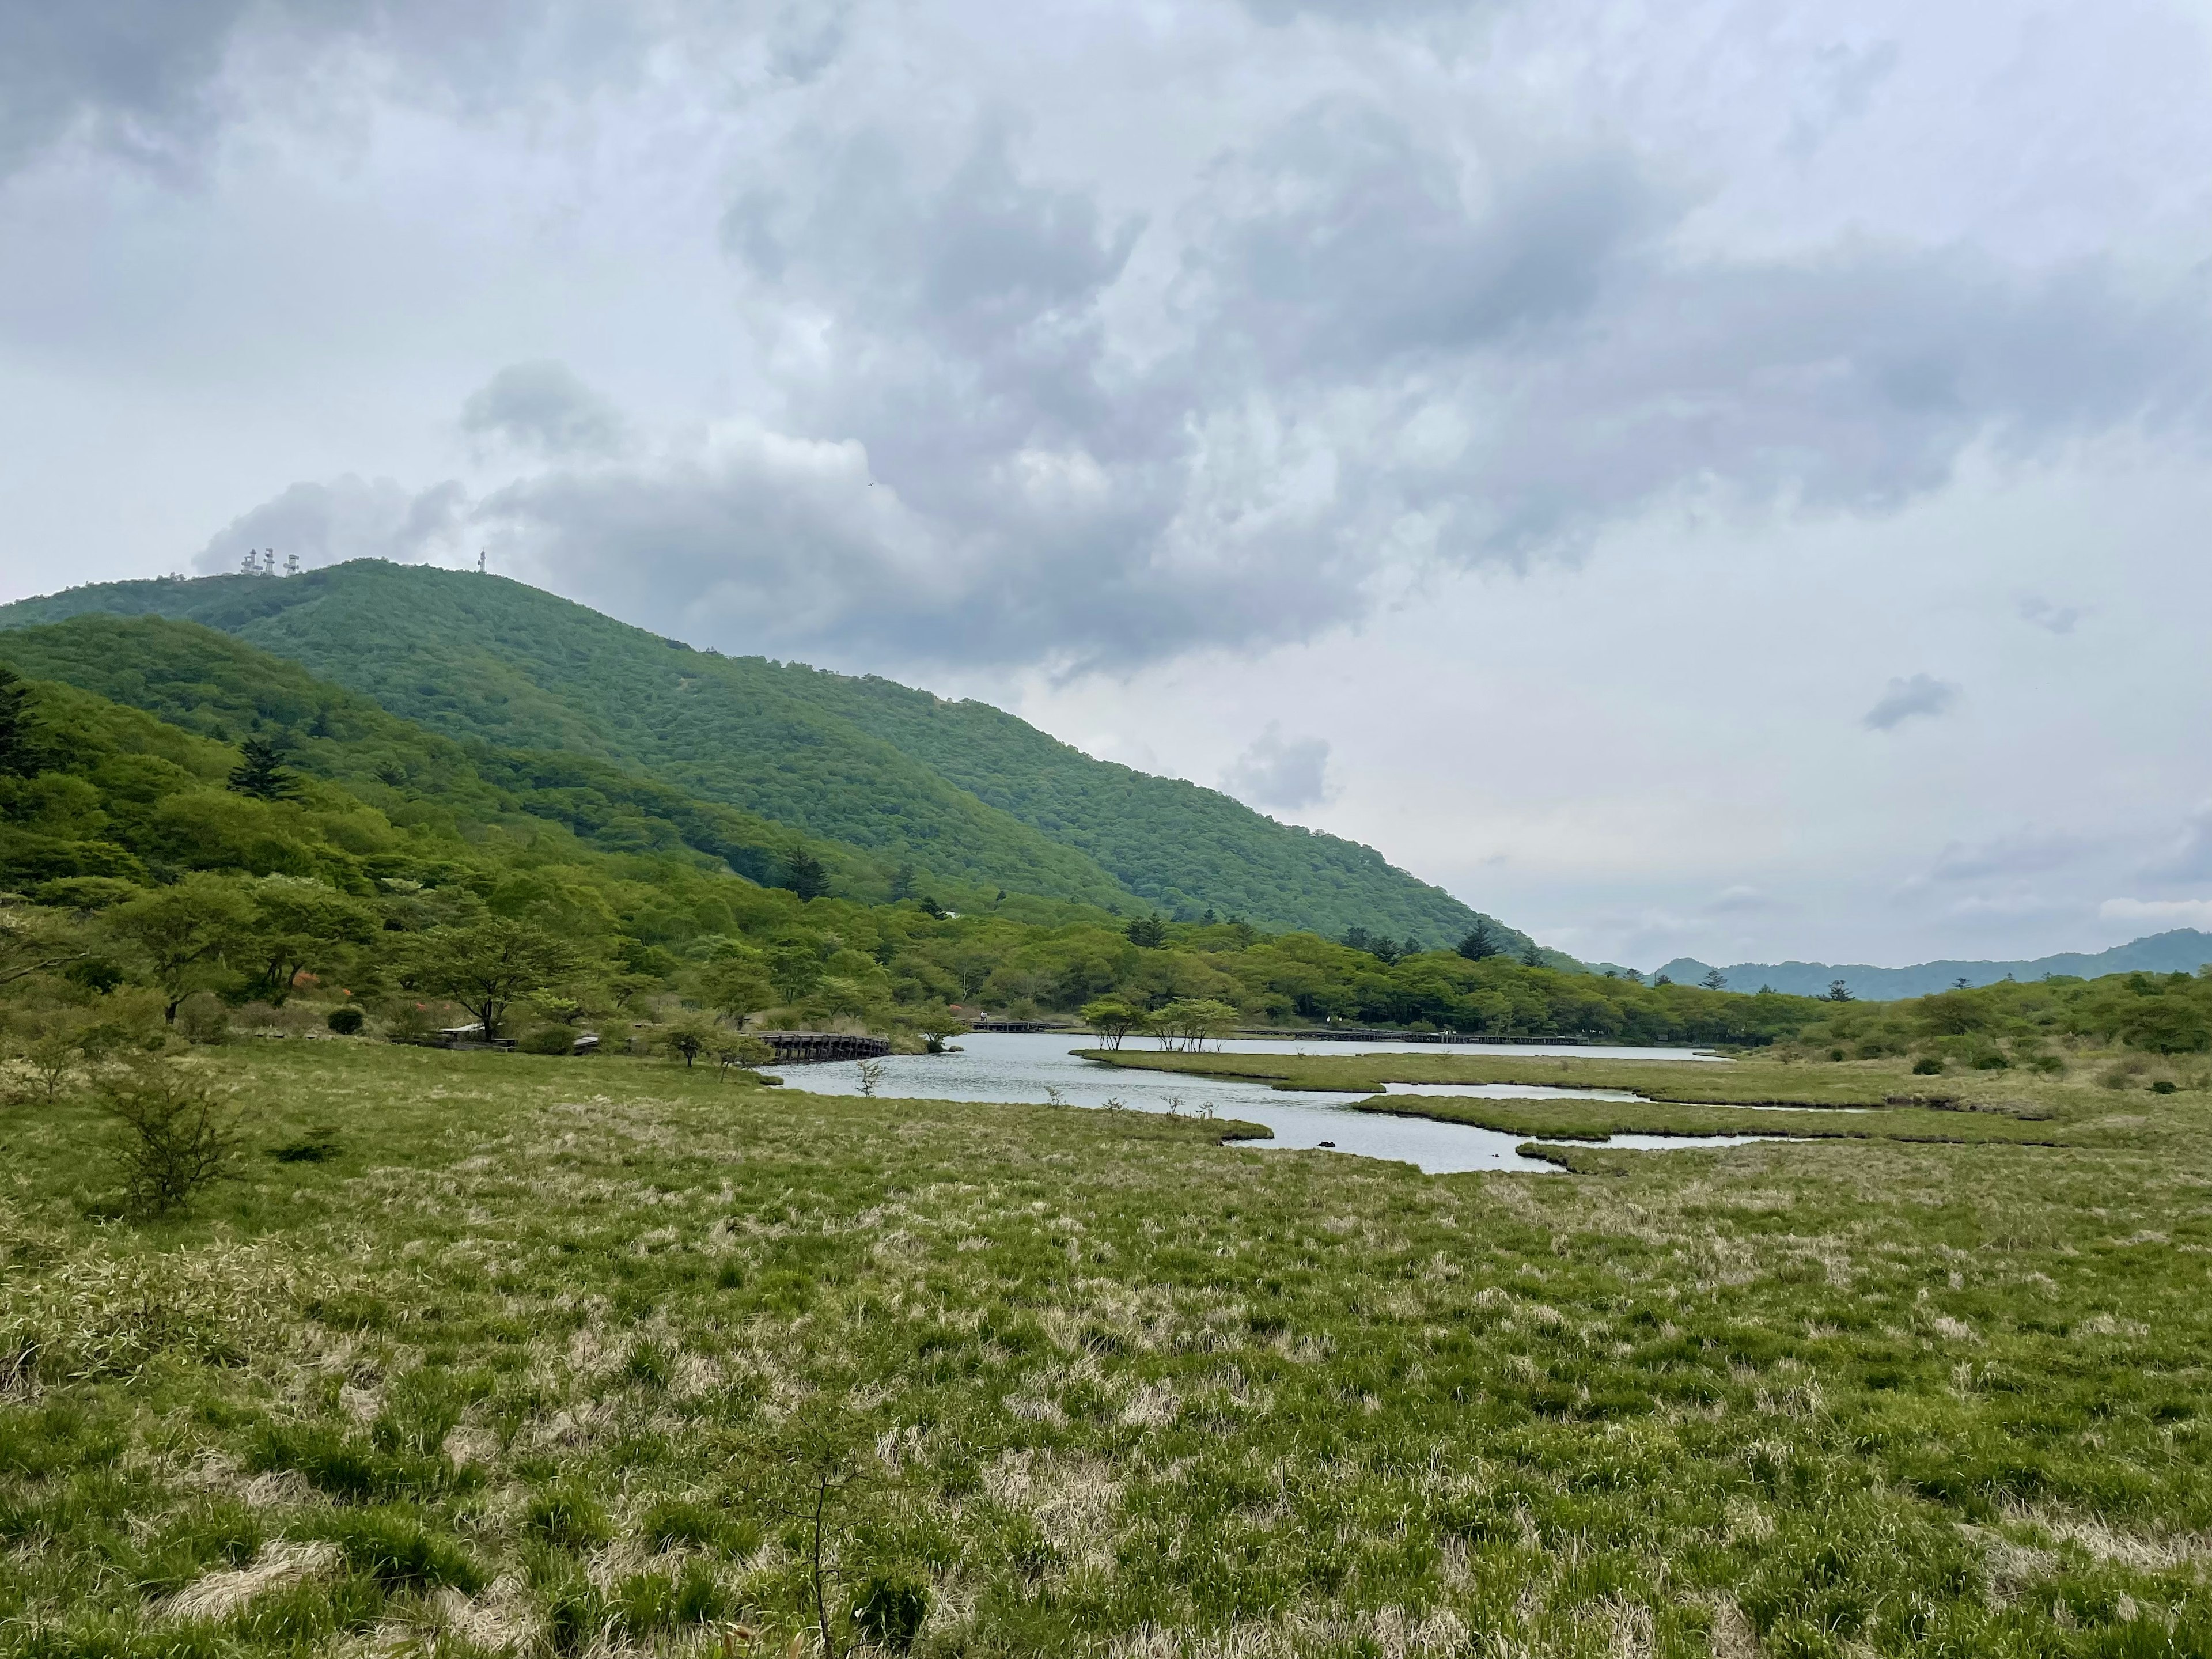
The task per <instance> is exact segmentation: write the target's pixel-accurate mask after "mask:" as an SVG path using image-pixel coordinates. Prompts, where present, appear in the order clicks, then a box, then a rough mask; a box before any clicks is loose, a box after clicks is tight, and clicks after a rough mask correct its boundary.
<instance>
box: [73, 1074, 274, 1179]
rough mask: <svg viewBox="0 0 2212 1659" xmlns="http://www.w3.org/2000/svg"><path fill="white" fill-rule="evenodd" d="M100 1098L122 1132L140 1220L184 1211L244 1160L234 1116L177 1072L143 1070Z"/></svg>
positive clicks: (120, 1146) (122, 1152)
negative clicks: (240, 1160) (239, 1160)
mask: <svg viewBox="0 0 2212 1659" xmlns="http://www.w3.org/2000/svg"><path fill="white" fill-rule="evenodd" d="M100 1097H101V1103H102V1105H103V1107H104V1108H105V1109H106V1113H107V1115H109V1116H110V1117H111V1118H112V1119H114V1120H115V1122H116V1125H117V1127H118V1135H117V1138H116V1146H115V1152H116V1159H117V1162H118V1164H120V1165H121V1166H122V1174H123V1186H124V1195H125V1202H126V1203H127V1204H128V1205H129V1206H130V1207H131V1209H132V1210H133V1211H135V1212H137V1213H139V1214H142V1215H149V1216H161V1215H167V1214H168V1213H169V1212H171V1211H173V1210H179V1209H182V1208H183V1207H184V1206H185V1205H187V1204H189V1203H190V1202H191V1200H192V1198H193V1196H194V1195H195V1194H197V1193H198V1192H200V1191H201V1190H202V1189H203V1188H206V1187H208V1186H210V1185H212V1184H213V1183H214V1182H217V1181H220V1180H222V1178H223V1177H224V1176H227V1175H228V1174H229V1173H230V1171H231V1168H232V1166H233V1165H234V1164H235V1163H236V1162H237V1160H238V1155H239V1151H240V1139H239V1134H238V1130H237V1125H236V1119H235V1116H234V1114H233V1113H232V1112H231V1110H230V1109H228V1107H227V1106H224V1105H222V1104H220V1103H218V1102H217V1101H216V1098H215V1097H214V1096H212V1095H211V1094H210V1093H209V1092H208V1091H207V1090H206V1089H205V1088H204V1086H202V1085H199V1084H197V1083H195V1082H193V1081H192V1080H191V1079H190V1078H187V1077H185V1075H184V1074H183V1073H180V1072H179V1071H177V1070H176V1069H175V1068H174V1067H173V1066H167V1065H164V1064H161V1062H159V1061H151V1062H146V1063H142V1064H140V1065H138V1066H133V1067H132V1068H131V1069H130V1070H129V1071H127V1072H125V1073H122V1074H121V1075H119V1076H116V1077H111V1078H109V1079H106V1081H104V1082H103V1083H102V1084H101V1085H100Z"/></svg>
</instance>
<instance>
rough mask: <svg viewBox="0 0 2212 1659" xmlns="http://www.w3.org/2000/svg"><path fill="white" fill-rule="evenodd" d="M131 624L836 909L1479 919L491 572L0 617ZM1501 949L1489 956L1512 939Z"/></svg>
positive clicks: (1358, 855) (995, 739)
mask: <svg viewBox="0 0 2212 1659" xmlns="http://www.w3.org/2000/svg"><path fill="white" fill-rule="evenodd" d="M146 614H158V615H161V616H166V617H178V618H185V619H188V620H191V621H195V622H198V623H204V624H206V625H207V626H209V627H210V628H214V629H221V630H222V631H223V632H226V633H229V634H233V635H236V636H237V637H238V638H240V639H241V640H245V641H250V642H251V643H252V644H254V645H258V646H259V647H262V648H263V649H264V650H267V651H270V652H274V653H277V654H279V655H281V656H284V657H289V658H291V659H295V661H297V662H299V663H301V664H304V665H307V668H309V669H310V670H312V671H313V672H315V673H318V674H321V675H324V676H326V677H327V678H330V679H331V680H335V681H337V682H338V683H340V684H343V685H346V686H349V687H350V688H352V690H355V691H356V692H359V693H363V694H366V695H367V696H370V697H374V698H375V699H376V700H377V701H378V702H380V703H382V704H383V705H384V706H385V708H388V709H390V710H391V711H392V712H393V713H395V714H401V715H404V716H406V717H408V718H410V719H413V720H420V721H422V723H423V724H424V725H426V726H431V727H433V728H435V729H436V730H439V731H441V732H446V733H447V734H449V735H451V736H453V737H455V738H463V739H473V740H477V741H481V742H483V743H488V744H498V745H501V746H503V747H506V748H508V749H520V750H562V751H567V752H568V753H572V754H576V755H583V756H591V757H597V758H598V759H599V760H602V761H605V762H612V763H616V764H617V765H620V766H623V767H627V768H635V769H639V770H641V771H644V772H647V773H649V774H651V775H653V776H655V777H657V778H659V779H661V780H663V781H665V782H668V783H672V784H676V785H678V787H681V788H682V789H683V790H684V791H685V792H686V793H690V794H691V795H693V796H695V797H698V798H703V799H707V800H712V801H717V802H720V803H724V804H726V805H730V806H735V807H740V808H743V809H744V810H746V811H750V812H754V813H758V814H761V815H763V816H764V817H768V818H771V819H774V820H775V821H776V822H778V823H783V824H787V825H789V826H792V827H793V828H794V829H801V830H804V831H805V832H807V833H808V834H811V835H812V836H818V837H823V838H825V839H828V840H830V841H834V842H843V843H845V844H846V845H847V846H848V847H850V848H860V849H864V850H865V852H866V854H871V855H875V856H877V857H879V858H880V860H882V861H881V863H880V865H878V866H876V867H875V868H872V869H871V870H869V871H867V872H866V873H865V875H862V874H860V873H859V872H855V874H854V877H853V878H852V881H853V884H852V885H850V886H848V887H847V888H845V889H843V890H847V891H849V892H852V893H854V895H855V896H863V897H868V898H874V899H884V898H889V897H891V896H894V895H893V884H894V882H895V880H896V872H897V871H898V870H899V869H900V868H901V867H902V866H905V867H915V866H918V867H917V868H915V874H914V875H912V876H910V877H909V878H908V880H907V882H906V884H904V885H903V887H902V889H901V894H903V893H907V892H912V891H915V883H916V882H917V881H921V880H922V879H923V878H924V877H925V876H927V877H929V878H931V879H932V881H933V884H934V886H935V889H936V890H937V891H938V896H939V897H944V896H948V894H947V893H946V891H945V888H946V887H947V886H948V885H957V884H965V885H967V886H969V887H970V888H974V887H977V886H981V887H983V888H985V889H986V890H989V889H992V888H1005V889H1007V890H1011V891H1012V892H1014V893H1018V894H1021V893H1026V894H1036V895H1041V896H1050V897H1057V898H1065V899H1073V900H1077V901H1080V902H1088V903H1091V904H1096V905H1100V906H1106V905H1120V906H1121V907H1123V908H1130V907H1131V906H1133V904H1134V903H1137V902H1142V903H1146V904H1149V905H1154V906H1157V907H1158V908H1163V909H1165V910H1168V911H1170V912H1171V913H1175V914H1178V915H1197V914H1198V913H1200V911H1202V910H1205V909H1206V908H1213V909H1216V910H1218V911H1219V912H1221V913H1223V914H1226V915H1233V916H1243V917H1247V918H1249V919H1250V920H1252V921H1255V922H1256V923H1259V924H1261V925H1262V926H1267V927H1275V928H1312V929H1316V930H1318V931H1322V932H1324V933H1336V932H1338V931H1340V929H1342V928H1344V927H1348V926H1352V925H1355V924H1357V925H1361V926H1369V927H1380V928H1382V929H1383V930H1385V931H1386V932H1388V933H1391V934H1394V935H1402V934H1409V933H1410V934H1419V935H1421V936H1423V937H1425V938H1431V939H1433V938H1438V937H1442V938H1458V937H1460V936H1461V935H1462V934H1463V933H1466V932H1467V930H1468V928H1469V927H1471V926H1472V925H1473V924H1474V922H1475V921H1477V920H1478V918H1477V917H1476V915H1475V914H1474V912H1473V911H1471V910H1469V909H1468V908H1467V907H1466V906H1465V905H1463V904H1462V903H1460V902H1458V901H1457V900H1456V899H1454V898H1452V897H1451V896H1449V894H1446V893H1444V892H1443V891H1442V890H1439V889H1437V888H1435V887H1432V886H1430V885H1428V884H1425V883H1423V882H1420V881H1418V880H1416V879H1415V878H1413V877H1412V876H1410V875H1407V873H1406V872H1403V871H1401V870H1398V869H1395V868H1394V867H1393V866H1390V865H1389V863H1388V862H1387V861H1386V860H1383V857H1382V856H1381V855H1380V854H1377V853H1376V852H1375V851H1374V850H1373V849H1371V848H1365V847H1361V846H1358V845H1356V844H1354V843H1352V842H1346V841H1342V840H1340V839H1338V838H1337V837H1335V836H1325V835H1320V834H1316V833H1315V832H1313V831H1311V830H1308V829H1301V828H1299V827H1297V826H1296V825H1291V824H1282V823H1276V822H1275V821H1274V820H1273V819H1272V818H1268V817H1263V816H1261V814H1259V813H1256V812H1254V811H1251V810H1250V809H1249V808H1248V807H1246V806H1244V805H1241V804H1240V803H1238V802H1237V801H1235V800H1232V799H1230V798H1229V797H1228V796H1226V795H1224V794H1221V793H1218V792H1216V791H1213V790H1210V789H1203V788H1200V787H1197V786H1196V785H1194V784H1190V783H1186V782H1182V781H1178V780H1175V779H1168V778H1158V777H1152V776H1148V775H1146V774H1143V773H1139V772H1136V771H1133V770H1131V769H1129V768H1127V767H1124V766H1118V765H1114V764H1111V763H1105V762H1101V761H1096V760H1093V759H1091V757H1088V756H1086V755H1084V754H1082V753H1080V752H1079V750H1075V749H1073V748H1071V747H1069V746H1068V745H1067V744H1062V743H1059V742H1057V741H1055V740H1054V739H1053V738H1049V737H1048V736H1046V735H1045V734H1044V733H1043V732H1039V731H1037V730H1036V728H1035V727H1033V726H1028V725H1025V724H1024V722H1022V721H1020V720H1016V719H1015V718H1013V717H1012V715H1010V714H1005V713H1003V712H1001V711H1000V710H999V709H996V708H989V707H987V705H984V704H981V703H976V702H958V703H954V702H945V701H943V700H941V699H939V698H937V697H934V696H931V695H929V694H928V693H927V692H924V691H917V690H910V689H908V688H907V687H904V686H900V685H896V684H892V683H890V681H887V680H882V679H878V678H873V677H869V678H851V677H848V676H843V675H836V674H829V673H823V672H821V671H817V670H815V669H811V668H806V667H804V666H801V665H798V664H782V663H775V662H769V661H767V660H765V659H760V658H725V657H722V656H720V655H718V654H716V653H711V652H695V651H692V650H690V649H689V648H688V647H684V646H681V645H678V644H674V643H672V642H671V641H666V640H664V639H661V638H659V637H658V636H656V635H651V634H647V633H645V632H643V631H641V630H640V629H633V628H629V627H627V626H624V625H623V624H622V623H616V622H614V621H612V620H611V619H609V618H607V617H602V616H599V615H597V614H596V613H594V612H592V611H587V610H586V609H584V608H583V607H582V606H580V605H571V604H569V603H568V602H567V601H565V600H562V599H557V598H555V597H554V596H552V595H550V594H547V593H543V592H538V591H537V590H535V589H532V588H530V587H526V586H523V585H521V584H520V583H517V582H511V581H507V580H502V579H501V578H497V577H478V576H473V575H466V574H458V573H453V572H446V571H439V570H435V569H432V568H428V567H427V566H399V565H391V564H385V563H382V562H377V561H362V562H356V563H351V564H346V565H338V566H332V567H330V568H325V569H322V570H318V571H313V572H311V573H308V574H306V575H302V576H300V577H296V578H294V579H291V580H286V581H283V582H270V581H268V580H265V579H263V578H258V577H244V576H226V577H215V578H210V579H207V580H198V581H191V582H184V583H174V582H131V583H115V584H108V585H105V586H94V587H83V588H76V589H72V590H70V592H66V593H63V594H58V595H55V596H53V597H52V598H50V599H34V600H27V601H24V602H22V603H21V604H18V605H13V606H9V607H7V608H6V609H5V610H4V611H0V622H4V623H7V624H12V625H15V626H17V627H21V626H22V625H24V624H27V623H52V622H58V621H60V620H62V619H63V618H65V617H79V618H82V622H81V623H75V624H72V625H73V626H88V625H91V626H97V627H105V628H109V629H112V628H116V627H118V626H125V625H126V624H123V623H120V622H119V621H118V619H119V618H122V617H134V616H141V615H146ZM40 631H42V632H46V633H49V634H51V633H52V632H55V631H58V630H51V629H47V630H40ZM111 654H112V653H111ZM9 656H10V659H11V660H14V661H16V662H18V663H20V664H21V665H24V666H25V667H27V669H29V671H32V672H35V673H45V674H51V675H54V676H55V677H57V678H71V679H75V680H76V681H77V683H79V684H87V685H90V686H93V687H94V689H96V690H101V691H103V692H104V693H105V694H106V695H108V696H114V697H117V698H118V700H120V701H123V702H131V703H134V704H137V705H139V706H142V707H151V706H153V705H152V704H151V703H149V702H146V701H145V698H146V696H149V695H163V694H164V693H163V688H161V686H159V685H157V684H155V681H156V680H157V678H158V676H157V674H156V673H155V671H146V678H147V681H148V684H147V686H146V688H145V690H144V691H143V692H141V691H138V690H136V689H135V688H134V687H133V686H131V684H129V676H130V674H131V671H132V667H133V665H135V662H136V659H134V658H131V657H128V656H125V657H124V658H123V659H121V661H120V662H119V663H118V662H116V661H114V660H110V661H107V662H105V663H98V664H87V665H83V666H82V667H81V668H80V667H76V666H74V665H73V666H72V668H71V671H69V672H66V673H64V671H62V669H61V668H60V667H58V666H57V665H55V664H54V661H53V658H52V654H51V652H49V654H47V655H45V656H38V655H36V654H35V653H32V652H29V651H24V652H17V651H14V650H12V649H11V651H10V653H9ZM81 672H82V673H89V674H92V675H96V676H98V677H99V678H97V679H94V678H78V676H79V674H80V673H81ZM272 712H273V711H272ZM348 712H349V711H346V710H343V709H339V708H335V707H334V706H333V705H332V703H331V700H330V699H328V698H327V697H324V698H321V699H319V700H309V699H305V698H295V699H294V702H293V707H292V708H291V709H290V711H289V718H288V719H287V720H285V721H284V724H285V725H286V726H290V727H301V728H305V727H308V726H312V724H313V721H314V720H316V719H317V718H321V719H323V720H325V721H326V722H328V723H331V724H338V723H340V722H342V721H343V719H344V718H345V716H346V714H347V713H348ZM264 718H268V716H267V715H265V714H264ZM815 855H816V856H819V854H818V852H817V853H816V854H815ZM741 867H742V866H741ZM745 873H747V874H749V875H751V876H753V877H754V878H755V879H760V880H774V879H776V877H775V875H774V874H773V873H772V872H766V871H761V870H756V869H747V870H746V871H745ZM832 890H838V889H837V888H836V883H835V879H834V872H833V882H832ZM955 908H962V909H965V908H969V907H968V905H967V904H965V903H962V902H958V901H957V900H956V902H955ZM1493 925H1494V924H1493ZM1499 935H1500V939H1501V943H1502V944H1503V945H1504V947H1505V948H1507V949H1515V950H1517V949H1520V948H1522V946H1524V945H1526V944H1527V943H1528V941H1527V940H1526V939H1524V937H1523V936H1522V935H1520V934H1517V933H1512V932H1511V931H1510V930H1507V929H1503V928H1501V929H1499Z"/></svg>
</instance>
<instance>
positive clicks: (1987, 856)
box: [1891, 710, 2094, 881]
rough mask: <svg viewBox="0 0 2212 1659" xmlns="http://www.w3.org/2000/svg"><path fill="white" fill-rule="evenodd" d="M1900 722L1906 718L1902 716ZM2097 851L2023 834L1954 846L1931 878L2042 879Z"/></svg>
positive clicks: (2080, 843)
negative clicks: (2049, 872) (2020, 877)
mask: <svg viewBox="0 0 2212 1659" xmlns="http://www.w3.org/2000/svg"><path fill="white" fill-rule="evenodd" d="M1912 712H1916V713H1917V712H1921V711H1917V710H1915V711H1912ZM1928 712H1935V711H1932V710H1931V711H1928ZM1898 718H1899V719H1900V720H1901V719H1903V718H1905V716H1904V715H1902V714H1900V715H1899V716H1898ZM1891 724H1893V725H1894V724H1895V721H1892V722H1891ZM2093 850H2094V843H2093V842H2089V841H2087V840H2085V839H2084V838H2083V837H2081V836H2069V835H2052V834H2043V833H2039V832H2036V831H2033V830H2021V831H2020V832H2018V833H2016V834H2013V835H2008V836H1995V837H1992V838H1991V839H1990V840H1988V841H1981V842H1959V841H1954V842H1950V843H1949V844H1948V845H1947V846H1946V847H1945V848H1943V850H1942V852H1941V853H1939V854H1936V863H1935V866H1934V868H1933V869H1932V870H1931V871H1930V872H1929V874H1930V875H1932V876H1933V877H1934V878H1935V879H1936V880H1937V881H1986V880H1988V879H1990V878H1992V877H1998V876H2032V875H2040V874H2042V873H2043V872H2045V871H2048V870H2057V869H2061V868H2063V867H2064V866H2067V865H2069V864H2072V863H2074V862H2075V861H2076V860H2079V859H2081V857H2082V856H2084V855H2085V854H2088V853H2090V852H2092V851H2093Z"/></svg>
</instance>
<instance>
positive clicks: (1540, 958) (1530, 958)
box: [1521, 939, 1544, 968]
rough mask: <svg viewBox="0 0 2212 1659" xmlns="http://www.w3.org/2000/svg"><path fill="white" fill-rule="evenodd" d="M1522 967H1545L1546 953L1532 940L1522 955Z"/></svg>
mask: <svg viewBox="0 0 2212 1659" xmlns="http://www.w3.org/2000/svg"><path fill="white" fill-rule="evenodd" d="M1521 965H1522V967H1523V968H1541V967H1542V966H1543V965H1544V952H1543V951H1541V949H1540V948H1539V947H1538V946H1537V945H1536V943H1535V941H1534V940H1533V939H1532V940H1530V941H1529V944H1528V949H1527V950H1525V951H1522V953H1521Z"/></svg>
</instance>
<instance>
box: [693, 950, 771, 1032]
mask: <svg viewBox="0 0 2212 1659" xmlns="http://www.w3.org/2000/svg"><path fill="white" fill-rule="evenodd" d="M700 989H701V991H702V994H704V995H705V998H706V1001H707V1006H708V1007H710V1008H712V1009H713V1010H714V1012H716V1013H718V1014H720V1015H721V1016H722V1018H725V1019H733V1020H735V1021H737V1022H738V1024H741V1025H742V1024H744V1019H745V1016H746V1015H748V1014H757V1013H758V1012H760V1011H761V1010H762V1009H763V1008H772V1007H774V1006H775V982H774V981H772V980H770V979H769V976H768V970H767V969H764V968H763V967H762V966H761V964H760V963H758V962H757V961H755V960H754V959H753V958H751V957H723V958H722V960H721V961H720V962H717V963H713V964H712V965H710V966H709V967H708V969H707V971H706V972H705V973H704V974H703V975H701V976H700Z"/></svg>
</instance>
